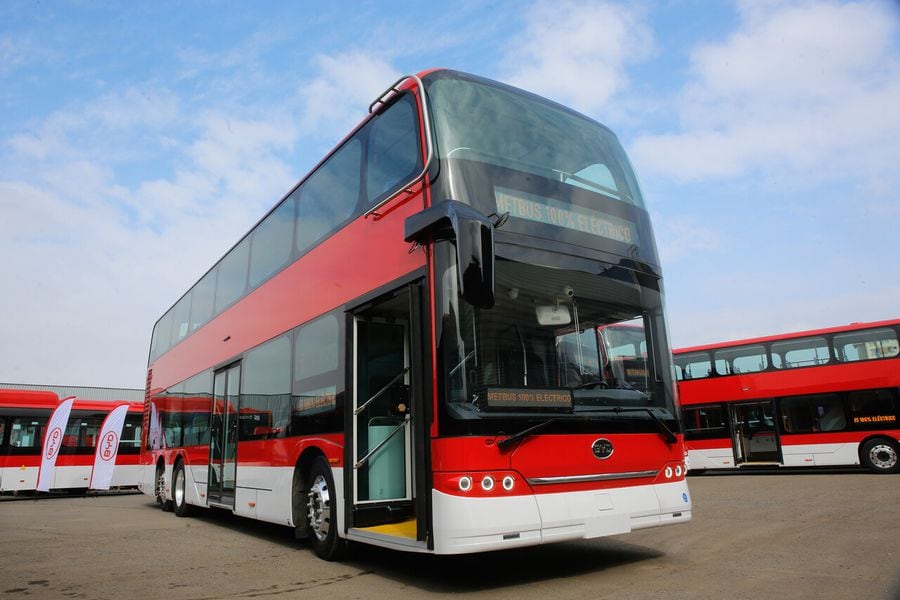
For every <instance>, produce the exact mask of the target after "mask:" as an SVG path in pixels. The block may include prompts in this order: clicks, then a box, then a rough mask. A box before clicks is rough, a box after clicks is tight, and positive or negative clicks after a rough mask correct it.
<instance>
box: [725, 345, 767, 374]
mask: <svg viewBox="0 0 900 600" xmlns="http://www.w3.org/2000/svg"><path fill="white" fill-rule="evenodd" d="M715 361H716V372H717V373H718V374H719V375H736V374H738V373H757V372H759V371H765V370H766V367H768V365H769V360H768V357H767V355H766V348H765V346H762V345H754V346H738V347H737V348H723V349H722V350H716V352H715Z"/></svg>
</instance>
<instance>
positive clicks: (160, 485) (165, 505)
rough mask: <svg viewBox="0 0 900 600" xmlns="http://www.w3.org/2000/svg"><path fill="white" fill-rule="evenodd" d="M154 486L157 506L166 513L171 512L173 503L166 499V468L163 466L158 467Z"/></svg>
mask: <svg viewBox="0 0 900 600" xmlns="http://www.w3.org/2000/svg"><path fill="white" fill-rule="evenodd" d="M153 486H154V495H155V496H156V504H157V505H158V506H159V507H160V508H161V509H162V510H163V511H164V512H171V510H172V501H171V500H166V497H165V486H166V468H165V467H164V466H163V465H159V466H157V467H156V479H155V480H154V483H153Z"/></svg>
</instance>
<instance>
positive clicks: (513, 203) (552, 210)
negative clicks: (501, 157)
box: [494, 187, 638, 244]
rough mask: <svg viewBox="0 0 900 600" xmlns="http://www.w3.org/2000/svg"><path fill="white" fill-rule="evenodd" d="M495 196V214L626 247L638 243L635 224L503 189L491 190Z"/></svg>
mask: <svg viewBox="0 0 900 600" xmlns="http://www.w3.org/2000/svg"><path fill="white" fill-rule="evenodd" d="M494 197H495V198H496V200H497V213H498V214H501V215H502V214H503V213H505V212H509V214H510V216H512V217H518V218H520V219H527V220H529V221H535V222H537V223H544V224H546V225H553V226H555V227H563V228H565V229H571V230H573V231H580V232H582V233H587V234H590V235H596V236H598V237H603V238H607V239H610V240H615V241H617V242H622V243H625V244H637V243H638V235H637V228H636V227H635V225H634V223H632V222H630V221H627V220H625V219H620V218H618V217H614V216H612V215H608V214H606V213H602V212H600V211H596V210H591V209H589V208H584V207H581V206H573V205H571V204H568V203H566V202H560V201H559V200H554V199H552V198H543V197H541V196H536V195H534V194H528V193H526V192H520V191H517V190H510V189H507V188H502V187H495V188H494Z"/></svg>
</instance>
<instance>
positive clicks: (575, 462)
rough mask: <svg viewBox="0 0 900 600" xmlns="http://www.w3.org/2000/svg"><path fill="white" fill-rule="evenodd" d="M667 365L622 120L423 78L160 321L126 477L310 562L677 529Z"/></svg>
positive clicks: (408, 84)
mask: <svg viewBox="0 0 900 600" xmlns="http://www.w3.org/2000/svg"><path fill="white" fill-rule="evenodd" d="M617 323H626V324H628V328H627V329H628V332H629V334H630V335H632V336H633V337H635V338H640V340H642V342H641V343H638V344H637V346H641V347H642V353H641V354H636V353H635V355H634V356H632V357H630V358H629V360H630V361H631V362H630V363H629V364H628V365H627V368H628V369H630V372H631V373H632V375H635V376H637V375H636V374H638V373H639V374H640V376H641V380H642V382H643V385H641V386H636V385H633V384H632V383H630V382H629V381H628V380H627V378H625V377H621V376H619V373H620V371H621V369H622V368H625V365H624V362H623V360H624V359H621V360H620V359H619V358H621V357H619V358H614V359H609V357H607V355H605V354H604V355H601V349H600V348H599V347H598V336H597V333H596V332H597V331H598V327H603V326H610V325H614V324H617ZM637 362H639V363H640V364H639V365H637V364H636V363H637ZM617 369H618V370H617ZM671 373H672V368H671V351H670V349H669V346H668V341H667V338H666V326H665V319H664V312H663V294H662V285H661V273H660V268H659V260H658V257H657V252H656V245H655V242H654V237H653V232H652V229H651V226H650V219H649V215H648V212H647V209H646V207H645V205H644V201H643V199H642V196H641V192H640V189H639V187H638V183H637V180H636V178H635V175H634V173H633V172H632V169H631V166H630V165H629V162H628V159H627V157H626V155H625V153H624V151H623V150H622V147H621V145H620V144H619V142H618V140H617V139H616V137H615V136H614V135H613V134H612V133H611V132H610V131H609V130H608V129H607V128H605V127H604V126H602V125H600V124H599V123H597V122H595V121H593V120H591V119H588V118H586V117H584V116H583V115H580V114H578V113H575V112H573V111H571V110H569V109H567V108H565V107H563V106H560V105H558V104H555V103H553V102H550V101H548V100H545V99H543V98H540V97H538V96H535V95H533V94H530V93H527V92H524V91H521V90H518V89H514V88H511V87H509V86H506V85H502V84H499V83H496V82H492V81H488V80H485V79H482V78H479V77H475V76H472V75H467V74H464V73H459V72H455V71H450V70H434V71H428V72H424V73H421V74H419V75H413V76H406V77H403V78H401V79H400V80H398V81H397V82H396V83H395V84H393V85H392V86H391V87H390V88H389V89H388V90H387V91H385V92H384V93H383V94H382V95H381V96H379V97H378V98H377V99H376V100H375V101H374V102H373V103H372V105H371V106H370V111H369V115H368V116H367V117H366V118H365V119H364V120H363V121H362V123H360V125H359V126H358V127H357V128H356V129H354V130H353V132H351V133H350V134H349V135H348V136H347V137H346V138H345V139H344V140H343V141H342V142H341V143H340V144H339V145H338V146H337V147H336V148H335V149H334V150H333V151H332V152H331V153H329V154H328V156H326V157H325V159H323V160H322V161H321V162H320V163H319V165H318V166H316V167H315V168H314V169H313V170H312V171H311V172H310V173H309V174H308V175H307V176H306V177H304V178H303V179H302V180H301V181H300V182H299V183H298V184H297V185H296V186H295V187H294V188H293V189H292V190H290V191H289V193H288V194H287V195H285V196H284V197H283V198H282V199H281V200H280V201H279V202H278V203H277V204H276V206H275V207H274V208H273V209H272V210H271V211H270V212H269V213H268V214H267V215H265V216H264V217H263V219H262V220H261V221H259V222H258V223H257V224H256V226H254V227H253V228H252V229H251V231H250V232H249V233H247V234H246V236H244V237H243V238H242V239H241V240H240V241H239V242H238V243H237V244H236V245H235V246H234V247H233V248H232V249H231V250H230V251H229V252H228V253H227V254H226V255H225V256H224V257H223V258H222V259H221V260H220V261H219V262H218V263H216V265H214V266H213V268H212V269H211V270H210V271H208V272H207V273H206V274H205V275H203V277H202V278H201V279H200V280H199V281H198V282H197V283H196V284H195V285H194V286H193V287H192V288H191V289H190V290H189V291H188V292H187V293H186V294H185V295H184V296H183V297H182V298H181V299H179V300H178V302H176V303H175V305H174V306H173V307H172V308H171V309H169V310H168V311H167V312H166V313H165V314H164V315H163V317H162V318H161V319H160V320H159V321H158V322H157V323H156V326H155V327H154V331H153V338H152V342H151V350H150V358H149V367H148V372H147V400H146V409H145V417H146V431H147V435H146V436H145V445H144V452H143V453H142V464H143V466H144V468H145V470H144V473H143V477H142V483H141V485H142V489H143V490H144V492H145V493H147V494H149V495H154V496H156V498H157V500H158V502H159V504H160V505H161V506H162V507H163V508H164V509H172V510H174V511H175V513H176V514H178V515H184V514H186V513H187V512H188V511H189V510H190V509H191V508H192V507H220V508H226V509H228V510H232V511H233V512H234V513H236V514H238V515H242V516H245V517H249V518H254V519H260V520H263V521H270V522H273V523H280V524H283V525H286V526H290V527H293V528H294V529H295V531H296V534H297V535H298V537H309V539H310V542H311V545H312V547H313V549H314V550H315V552H316V553H317V554H318V555H319V556H322V557H324V558H326V559H333V558H335V557H337V556H339V555H340V553H341V550H342V549H343V548H344V546H345V545H346V542H347V541H348V540H354V541H358V542H365V543H371V544H376V545H380V546H385V547H390V548H396V549H401V550H408V551H416V552H433V553H439V554H454V553H466V552H476V551H483V550H496V549H501V548H511V547H516V546H525V545H533V544H540V543H547V542H554V541H561V540H571V539H581V538H593V537H598V536H603V535H611V534H618V533H624V532H627V531H630V530H632V529H638V528H643V527H652V526H656V525H665V524H668V523H679V522H685V521H687V520H689V519H690V517H691V501H690V498H689V496H688V489H687V485H686V483H685V467H684V462H683V460H684V448H683V441H682V437H681V433H680V424H679V420H678V414H677V410H676V408H675V389H674V386H675V382H674V379H673V377H672V374H671Z"/></svg>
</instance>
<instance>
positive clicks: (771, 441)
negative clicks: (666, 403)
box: [675, 320, 900, 473]
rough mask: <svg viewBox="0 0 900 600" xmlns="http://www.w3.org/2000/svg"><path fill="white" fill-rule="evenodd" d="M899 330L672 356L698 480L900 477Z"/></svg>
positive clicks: (879, 326) (893, 324) (857, 328)
mask: <svg viewBox="0 0 900 600" xmlns="http://www.w3.org/2000/svg"><path fill="white" fill-rule="evenodd" d="M898 339H900V320H890V321H881V322H876V323H855V324H853V325H849V326H845V327H833V328H829V329H818V330H813V331H803V332H798V333H790V334H783V335H775V336H769V337H763V338H755V339H747V340H740V341H734V342H726V343H720V344H710V345H705V346H695V347H692V348H684V349H680V350H676V351H675V368H676V377H677V379H678V387H679V392H680V400H681V410H682V416H683V422H684V436H685V441H686V445H687V449H688V456H689V464H690V468H691V470H704V469H723V468H735V467H752V466H769V465H771V466H784V467H802V466H841V465H860V464H861V465H864V466H865V467H867V468H869V469H871V470H872V471H875V472H878V473H897V472H900V459H898V456H900V343H898Z"/></svg>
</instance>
